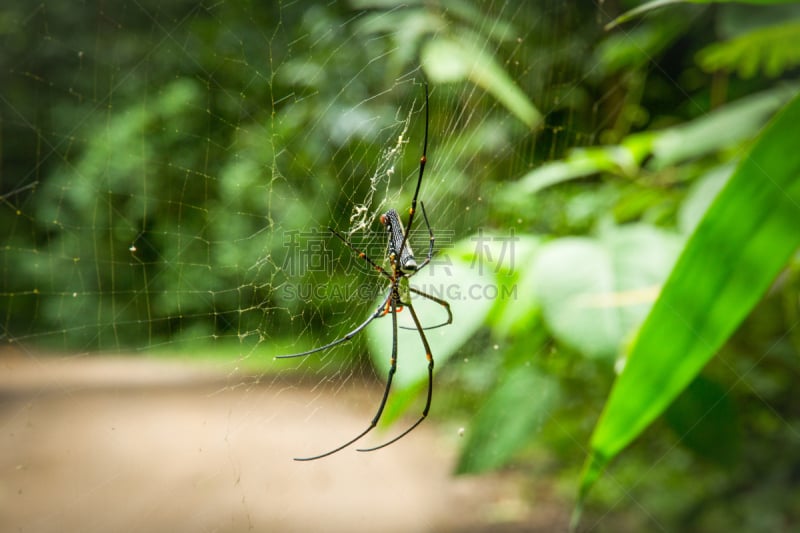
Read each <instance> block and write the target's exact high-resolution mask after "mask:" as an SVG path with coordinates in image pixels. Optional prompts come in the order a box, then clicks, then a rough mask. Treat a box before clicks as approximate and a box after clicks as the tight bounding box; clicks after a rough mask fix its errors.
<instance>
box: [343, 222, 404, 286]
mask: <svg viewBox="0 0 800 533" xmlns="http://www.w3.org/2000/svg"><path fill="white" fill-rule="evenodd" d="M328 229H329V230H330V232H331V233H333V234H334V235H336V236H337V237H338V238H339V240H341V241H342V242H343V243H345V244H346V245H347V247H348V248H350V250H352V251H353V253H355V254H356V255H357V256H358V257H360V258H361V259H363V260H364V261H366V262H367V263H369V264H370V266H372V268H374V269H375V270H377V271H378V272H380V273H381V274H383V275H384V276H385V277H387V278H389V279H392V276H391V274H389V273H388V272H386V270H385V269H384V268H383V267H382V266H380V265H379V264H377V263H376V262H375V261H373V260H372V259H371V258H370V257H369V256H368V255H367V254H365V253H364V252H362V251H361V250H359V249H358V248H356V247H355V246H353V245H352V244H351V243H350V241H348V240H347V239H345V238H344V235H342V234H341V233H339V232H338V231H336V230H335V229H333V228H332V227H330V226H328Z"/></svg>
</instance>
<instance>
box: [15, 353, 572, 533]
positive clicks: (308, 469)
mask: <svg viewBox="0 0 800 533" xmlns="http://www.w3.org/2000/svg"><path fill="white" fill-rule="evenodd" d="M232 383H233V384H235V385H241V386H232ZM246 383H247V380H245V379H241V378H236V379H234V380H232V379H231V376H230V372H229V371H223V370H220V369H212V368H198V367H196V366H190V365H188V364H186V363H179V362H174V361H163V360H152V359H143V358H122V357H114V358H107V357H103V358H99V357H74V358H65V357H57V358H46V357H41V356H33V355H30V354H27V355H19V354H17V353H14V352H8V351H4V352H0V531H37V532H38V531H81V532H90V531H98V532H100V531H102V532H106V531H151V532H153V531H155V532H159V531H174V532H180V531H187V532H189V531H192V532H194V531H246V530H254V531H334V532H335V531H384V532H388V531H480V530H483V529H486V530H489V529H491V530H498V529H507V530H512V529H513V530H514V531H518V530H519V531H522V530H531V531H534V530H535V531H550V530H557V529H561V530H563V526H564V524H565V523H566V520H567V513H568V511H567V510H564V509H562V508H560V507H559V506H558V505H555V504H553V503H550V504H549V505H548V504H545V505H542V502H538V503H537V505H536V509H535V511H532V510H531V508H530V507H529V506H528V505H527V504H526V503H524V502H523V500H522V498H521V496H520V495H519V494H518V490H517V488H516V487H517V485H516V484H514V483H512V482H510V481H509V480H508V479H503V478H498V477H480V478H453V477H451V476H450V472H451V471H452V467H453V461H454V459H455V450H454V449H453V443H452V440H453V439H451V438H450V439H448V438H445V437H444V436H442V435H441V432H437V430H436V428H435V426H434V424H433V423H431V421H427V422H426V423H425V424H423V425H422V426H421V427H420V428H418V429H417V430H416V431H415V432H414V433H413V434H412V435H410V436H409V437H407V438H405V439H403V440H401V441H400V442H398V443H396V444H394V445H392V446H391V447H389V448H386V449H385V450H381V451H378V452H374V453H357V452H355V451H354V450H344V451H342V452H340V453H338V454H336V455H334V456H331V457H328V458H326V459H323V460H320V461H313V462H308V463H299V462H295V461H292V460H291V458H292V457H294V456H295V455H297V454H304V453H305V454H313V453H316V452H320V451H324V450H325V449H327V448H328V447H331V446H334V445H336V444H337V443H339V442H340V441H341V440H342V439H344V440H346V438H347V437H349V436H350V434H351V433H352V434H353V435H355V434H357V432H358V431H359V430H360V429H362V428H363V427H364V426H365V424H366V422H367V421H368V420H369V418H370V416H371V414H372V413H371V411H372V409H374V405H372V399H373V398H372V395H370V397H369V399H368V400H367V401H362V402H352V401H344V402H342V401H338V402H337V401H333V399H331V400H329V399H327V398H325V397H321V396H320V392H319V391H314V390H311V389H309V388H306V387H300V386H292V385H290V384H286V383H278V382H275V381H272V382H270V383H269V384H262V385H246ZM365 394H366V393H365ZM336 399H337V400H339V399H340V398H338V397H337V398H336ZM339 404H341V405H339ZM354 405H356V406H358V407H354ZM323 412H324V415H322V414H320V413H323ZM388 435H390V433H385V434H381V435H379V436H378V437H377V439H374V440H371V441H369V442H380V440H379V439H380V438H381V437H387V436H388ZM512 524H513V525H512Z"/></svg>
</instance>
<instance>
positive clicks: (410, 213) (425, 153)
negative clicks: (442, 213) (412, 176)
mask: <svg viewBox="0 0 800 533" xmlns="http://www.w3.org/2000/svg"><path fill="white" fill-rule="evenodd" d="M423 84H424V85H425V137H424V138H423V140H422V156H421V157H420V158H419V177H418V178H417V188H416V189H414V197H413V198H412V199H411V208H410V209H409V210H408V224H406V233H405V235H403V241H402V243H401V244H400V248H399V249H400V250H404V249H405V246H406V242H407V241H408V235H409V234H410V233H411V225H412V224H413V223H414V213H415V212H416V210H417V197H418V196H419V188H420V185H422V176H423V175H425V163H427V162H428V122H430V115H429V112H428V82H427V81H423ZM424 211H425V210H424V209H423V212H424ZM426 218H427V217H426Z"/></svg>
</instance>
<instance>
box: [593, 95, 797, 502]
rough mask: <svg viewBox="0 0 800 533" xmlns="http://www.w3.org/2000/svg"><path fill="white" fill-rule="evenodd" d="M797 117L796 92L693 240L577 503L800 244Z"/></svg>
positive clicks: (604, 427) (627, 374)
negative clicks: (799, 224) (799, 227)
mask: <svg viewBox="0 0 800 533" xmlns="http://www.w3.org/2000/svg"><path fill="white" fill-rule="evenodd" d="M798 123H800V98H798V97H796V98H795V99H794V100H792V101H791V102H790V103H789V104H788V105H787V106H786V107H785V108H784V109H783V110H781V111H780V112H779V113H778V115H776V116H775V117H774V118H773V120H772V121H771V123H770V124H769V125H768V126H767V128H766V129H765V130H764V131H763V132H762V134H761V136H760V137H759V138H758V140H757V141H756V143H755V144H754V145H753V147H752V149H751V150H750V152H749V153H748V154H747V155H746V156H745V157H744V158H743V159H742V161H741V163H740V164H739V166H738V168H737V170H736V172H735V173H734V175H733V176H732V177H731V179H730V181H729V182H728V185H727V186H726V187H725V188H724V189H723V190H722V192H721V193H720V194H719V196H718V197H717V199H716V200H715V201H714V203H713V204H712V205H711V207H710V208H709V210H708V212H707V213H706V215H705V217H704V218H703V220H702V221H701V222H700V225H699V226H698V227H697V229H696V230H695V232H694V234H693V235H692V237H691V239H690V241H689V242H688V244H687V245H686V248H685V250H684V252H683V254H682V255H681V257H680V259H679V260H678V263H677V265H676V266H675V269H674V270H673V272H672V274H671V275H670V278H669V280H668V281H667V283H666V285H665V287H664V289H663V291H662V293H661V296H660V298H659V299H658V300H657V301H656V303H655V305H654V306H653V309H652V311H651V312H650V314H649V316H648V317H647V320H646V321H645V323H644V324H643V326H642V328H641V331H640V334H639V336H638V338H637V340H636V342H635V343H634V345H633V347H632V349H631V353H630V357H629V359H628V361H627V364H626V366H625V369H624V371H623V372H622V374H621V375H620V376H619V378H618V379H617V381H616V382H615V384H614V387H613V389H612V391H611V394H610V397H609V399H608V402H607V403H606V406H605V409H604V411H603V414H602V415H601V417H600V420H599V422H598V423H597V426H596V427H595V430H594V434H593V436H592V440H591V453H590V455H589V458H588V459H587V462H586V465H585V466H584V472H583V478H582V481H581V488H580V498H579V500H581V501H582V500H583V499H585V497H586V495H587V493H588V491H589V490H590V489H591V486H592V485H593V483H594V481H595V480H596V479H597V478H598V477H599V475H600V472H601V471H602V469H603V468H604V467H605V465H606V464H607V463H608V461H610V460H611V459H612V458H613V457H614V456H616V455H617V454H618V453H619V452H620V451H621V450H622V449H623V448H624V447H625V446H627V445H628V444H629V443H630V442H631V441H632V440H633V439H634V438H636V436H637V435H639V434H640V433H641V432H642V431H643V430H644V429H645V428H646V427H647V426H648V425H649V424H650V423H651V422H652V421H653V420H654V419H655V418H656V417H657V416H659V415H660V414H661V413H663V412H664V410H665V409H666V408H667V406H668V405H669V404H670V403H671V402H672V401H673V400H674V399H675V398H676V397H677V396H678V394H680V392H681V391H682V390H683V389H684V388H685V387H686V386H687V385H688V384H689V383H691V381H692V380H693V379H694V378H695V376H697V374H698V373H699V372H700V370H701V369H702V368H703V367H704V366H705V364H706V363H707V362H708V360H709V359H710V358H711V357H713V355H714V354H715V353H716V352H717V351H718V350H719V349H720V347H721V346H722V345H723V343H724V342H725V341H726V340H727V339H728V338H729V337H730V335H731V334H732V333H733V331H734V330H735V329H736V327H737V326H738V325H739V324H740V323H741V321H742V320H743V319H744V317H745V316H746V315H747V313H748V312H750V310H751V309H752V308H753V307H754V306H755V304H756V303H757V302H758V300H759V299H760V298H761V296H762V295H763V294H764V293H765V291H766V290H767V288H768V287H769V285H770V283H771V282H772V280H774V279H775V277H776V276H777V274H778V273H779V272H780V270H781V269H782V268H783V267H784V266H785V265H786V263H787V261H788V259H789V257H790V256H791V254H792V253H793V252H795V251H796V250H797V248H798V246H800V231H798V221H799V220H800V179H798V176H800V152H798V150H797V124H798ZM579 508H580V505H579Z"/></svg>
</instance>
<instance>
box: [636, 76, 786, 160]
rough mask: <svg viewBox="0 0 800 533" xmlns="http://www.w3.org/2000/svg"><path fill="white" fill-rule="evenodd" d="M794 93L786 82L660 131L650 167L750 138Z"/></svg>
mask: <svg viewBox="0 0 800 533" xmlns="http://www.w3.org/2000/svg"><path fill="white" fill-rule="evenodd" d="M795 94H797V85H795V84H787V85H782V86H779V87H777V88H775V89H770V90H767V91H762V92H760V93H758V94H754V95H752V96H747V97H745V98H741V99H739V100H736V101H735V102H731V103H729V104H727V105H725V106H723V107H720V108H719V109H716V110H714V111H712V112H710V113H708V114H706V115H704V116H702V117H700V118H697V119H695V120H693V121H691V122H688V123H686V124H681V125H680V126H675V127H673V128H667V129H665V130H661V131H659V132H657V133H656V134H655V137H654V139H653V147H652V148H653V158H652V160H651V161H650V167H651V168H653V169H662V168H665V167H668V166H670V165H673V164H675V163H677V162H679V161H685V160H687V159H691V158H694V157H699V156H702V155H706V154H708V153H711V152H713V151H716V150H719V149H720V148H723V147H725V146H731V145H733V144H734V143H736V142H739V141H741V140H744V139H749V138H751V137H752V136H754V135H755V134H756V132H757V131H758V129H759V128H760V127H761V126H762V125H763V124H764V123H765V122H766V121H767V119H768V118H769V117H770V116H771V115H772V114H773V113H774V112H775V110H776V109H779V108H780V107H781V106H782V105H784V104H785V103H786V102H788V101H789V100H791V99H792V98H793V97H794V95H795Z"/></svg>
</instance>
